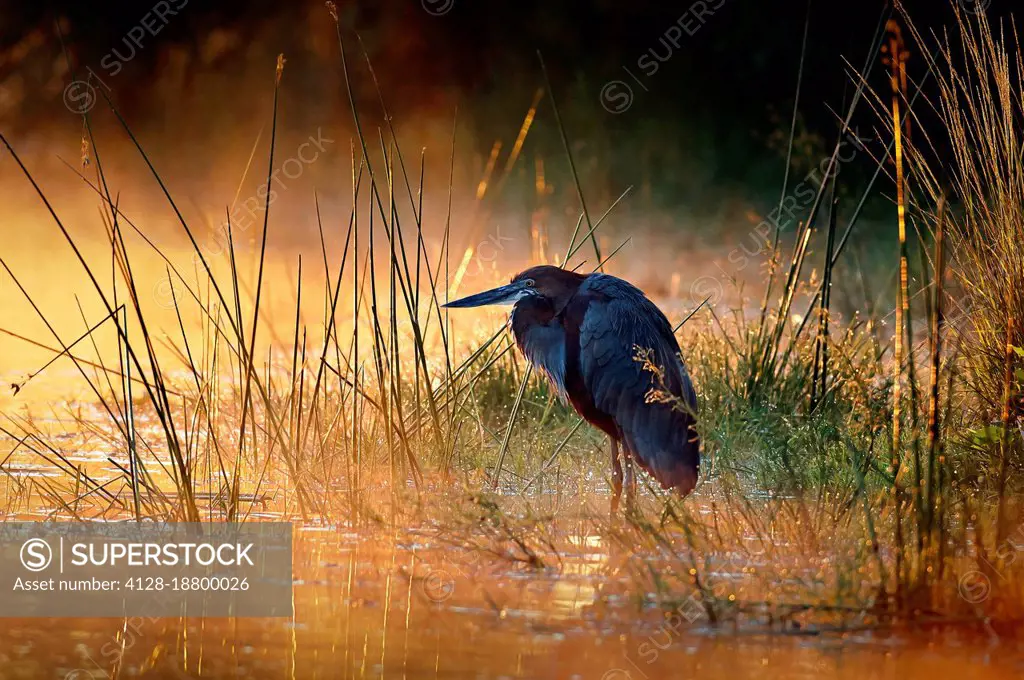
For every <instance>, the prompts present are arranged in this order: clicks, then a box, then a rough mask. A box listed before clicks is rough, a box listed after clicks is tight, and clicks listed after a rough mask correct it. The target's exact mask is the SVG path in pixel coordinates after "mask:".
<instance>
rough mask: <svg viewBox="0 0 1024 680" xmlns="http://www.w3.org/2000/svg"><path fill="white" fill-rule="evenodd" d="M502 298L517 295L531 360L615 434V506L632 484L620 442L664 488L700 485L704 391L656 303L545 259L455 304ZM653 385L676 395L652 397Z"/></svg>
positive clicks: (607, 279)
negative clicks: (646, 355) (699, 421)
mask: <svg viewBox="0 0 1024 680" xmlns="http://www.w3.org/2000/svg"><path fill="white" fill-rule="evenodd" d="M502 303H504V304H510V303H511V304H514V305H515V307H514V308H513V310H512V315H511V319H510V326H511V328H512V333H513V335H514V336H515V338H516V343H517V344H518V346H519V349H520V350H522V352H523V354H524V355H525V356H526V357H527V359H529V361H530V363H532V364H533V365H534V366H535V367H536V368H537V369H539V370H540V371H542V372H543V373H544V374H545V375H546V376H547V377H548V379H549V380H550V381H551V383H552V384H553V385H554V387H555V388H556V389H557V390H558V391H559V393H561V394H562V395H563V397H565V398H566V399H567V400H568V401H569V402H570V403H571V404H572V406H573V408H575V409H576V411H577V412H579V414H580V415H581V416H582V417H583V418H585V419H586V420H587V421H588V422H590V423H591V424H592V425H594V426H595V427H598V428H600V429H601V430H603V431H604V432H605V433H607V434H608V436H609V437H610V438H611V441H612V457H613V458H612V462H613V480H614V481H615V487H616V488H615V497H614V498H613V507H615V506H616V505H617V504H618V496H619V493H620V492H621V488H622V487H621V480H622V472H621V468H620V467H619V463H618V451H617V449H618V444H620V443H621V444H622V446H623V447H624V448H625V450H626V452H627V455H628V456H630V457H631V458H632V459H633V460H635V461H636V462H637V463H638V464H639V465H640V467H642V468H643V469H644V470H646V471H647V472H648V473H650V474H651V475H652V476H653V477H654V478H655V479H656V480H657V481H658V482H659V483H660V484H661V485H662V486H663V487H664V488H674V489H677V490H678V491H680V492H681V493H683V494H687V493H689V492H690V491H691V490H693V487H694V486H695V485H696V483H697V472H698V468H699V464H700V455H699V452H700V439H699V437H698V435H697V432H696V430H695V429H694V428H695V424H696V412H697V396H696V394H695V393H694V390H693V385H692V384H691V382H690V377H689V375H688V374H687V372H686V367H685V366H684V365H683V361H682V359H681V357H680V356H679V343H678V342H677V341H676V338H675V335H674V334H673V333H672V327H671V325H670V324H669V322H668V319H666V318H665V315H664V314H662V312H661V310H659V309H658V308H657V307H656V306H655V305H654V303H652V302H651V301H650V300H648V299H647V297H646V296H645V295H644V294H643V293H642V292H641V291H640V290H639V289H638V288H636V287H635V286H633V285H632V284H630V283H628V282H626V281H623V280H622V279H619V278H616V277H614V276H609V275H607V274H598V273H595V274H590V275H589V276H585V275H581V274H576V273H573V272H570V271H567V270H565V269H560V268H558V267H552V266H540V267H533V268H531V269H527V270H526V271H524V272H522V273H521V274H519V275H517V276H516V277H515V278H513V279H512V282H511V283H510V284H509V285H507V286H502V287H500V288H496V289H494V290H490V291H485V292H483V293H479V294H477V295H472V296H470V297H467V298H463V299H462V300H457V301H455V302H452V303H450V304H449V305H448V306H449V307H476V306H479V305H485V304H502ZM640 351H649V352H650V359H651V362H652V363H653V364H654V365H655V366H656V367H658V368H659V369H660V374H661V377H660V380H659V378H658V377H656V375H655V374H654V373H653V372H651V371H649V370H645V369H644V366H643V364H642V362H640V361H638V360H637V355H638V352H640ZM652 390H663V391H666V392H668V393H669V394H671V395H672V396H674V397H676V399H671V400H668V401H665V400H656V399H651V393H652ZM627 462H628V461H627ZM628 470H629V467H628V465H627V471H628Z"/></svg>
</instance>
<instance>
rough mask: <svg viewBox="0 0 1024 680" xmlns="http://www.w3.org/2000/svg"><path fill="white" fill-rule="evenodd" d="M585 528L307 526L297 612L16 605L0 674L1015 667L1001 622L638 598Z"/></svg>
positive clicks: (77, 676) (807, 671)
mask: <svg viewBox="0 0 1024 680" xmlns="http://www.w3.org/2000/svg"><path fill="white" fill-rule="evenodd" d="M577 539H578V540H576V541H574V543H575V545H576V548H577V549H578V552H574V551H570V552H567V553H566V554H563V555H562V556H561V557H560V566H557V567H551V568H545V569H531V568H526V567H522V566H516V565H514V564H510V563H509V561H508V560H503V559H501V558H498V557H496V556H495V555H493V554H485V553H480V552H474V551H472V550H468V549H465V548H462V547H453V546H452V545H450V544H446V543H445V542H443V541H441V540H439V539H438V532H437V530H436V529H431V528H429V527H424V528H422V529H421V530H412V529H404V530H401V531H396V532H390V531H387V530H381V531H380V532H375V534H374V535H373V536H372V537H371V536H367V535H360V534H354V533H351V532H348V531H345V530H342V529H339V528H337V527H305V528H303V527H297V528H296V542H295V554H294V561H295V576H294V578H295V581H294V607H295V615H294V617H293V618H291V619H234V620H226V619H203V618H199V616H200V615H201V614H200V613H199V612H195V616H194V617H192V618H182V619H147V618H146V617H133V618H127V619H117V620H112V619H102V620H67V619H51V620H41V619H36V620H9V621H7V622H5V626H4V630H3V632H2V633H0V640H2V642H0V660H2V671H0V677H4V678H68V679H71V680H82V679H84V678H107V677H111V678H117V677H122V678H130V677H144V678H190V677H200V676H202V677H242V678H310V679H316V678H325V679H326V678H396V679H400V678H478V679H494V680H499V679H502V678H552V679H554V678H558V679H584V680H589V679H593V680H630V679H632V680H643V679H647V678H693V677H715V678H731V677H770V678H793V679H804V678H806V679H812V678H821V677H832V678H844V679H845V678H849V679H854V678H857V679H869V680H871V679H876V678H877V679H892V680H897V679H903V678H908V679H914V680H916V679H931V678H959V677H969V678H986V679H987V678H1016V677H1020V673H1021V670H1022V666H1021V664H1022V663H1024V657H1022V655H1021V653H1020V650H1019V640H1018V638H1017V637H1016V636H1014V635H1007V634H1006V633H1005V632H1003V633H1002V634H999V635H997V634H995V632H994V631H989V632H986V631H985V630H983V629H978V628H958V627H955V626H948V625H947V626H944V627H936V628H928V627H917V628H915V627H898V628H893V629H890V628H887V627H885V626H877V625H874V626H857V625H855V624H851V623H849V622H848V623H847V625H846V626H845V630H843V628H844V626H829V625H813V626H811V625H808V626H806V627H804V626H802V624H801V622H802V621H803V618H802V617H801V615H799V614H794V615H793V616H791V617H789V618H788V619H786V620H784V621H778V622H775V623H773V624H771V625H768V624H767V623H765V622H763V621H762V622H756V621H753V620H748V621H746V622H742V623H735V624H733V623H730V624H726V625H720V626H712V625H710V624H709V622H708V621H707V620H706V618H704V616H703V615H702V614H701V613H700V611H699V608H698V609H694V610H691V609H690V608H689V607H688V606H686V605H681V606H679V607H678V608H676V609H671V610H670V609H660V608H652V607H647V608H638V606H637V604H636V602H635V601H634V600H633V597H632V596H630V595H626V594H623V592H621V591H620V589H619V588H620V583H621V578H622V569H623V565H624V563H625V562H626V561H628V560H630V559H635V558H636V556H632V555H628V554H624V553H623V552H622V551H620V550H615V549H612V548H611V547H609V545H607V544H606V543H605V542H604V541H602V540H601V538H600V537H598V536H583V537H577ZM648 557H650V556H648ZM735 578H736V579H737V580H738V581H739V582H738V583H737V587H738V588H742V587H743V584H742V581H743V579H744V576H743V575H742V574H736V575H735ZM633 595H634V596H635V595H636V594H635V593H634V594H633ZM680 611H681V612H682V616H681V615H680V613H679V612H680ZM190 614H191V612H190ZM690 617H692V621H691V620H684V619H688V618H690Z"/></svg>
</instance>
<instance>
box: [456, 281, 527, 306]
mask: <svg viewBox="0 0 1024 680" xmlns="http://www.w3.org/2000/svg"><path fill="white" fill-rule="evenodd" d="M528 290H529V289H528V288H527V287H526V286H524V285H523V284H522V283H510V284H508V285H507V286H499V287H498V288H492V289H491V290H485V291H484V292H482V293H477V294H476V295H470V296H468V297H464V298H461V299H459V300H452V301H451V302H449V303H448V304H446V305H444V306H445V307H483V306H484V305H511V304H515V302H516V301H517V300H519V298H521V297H523V296H524V295H528V294H529V293H527V291H528Z"/></svg>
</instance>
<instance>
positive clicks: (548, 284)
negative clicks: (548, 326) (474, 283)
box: [445, 265, 587, 312]
mask: <svg viewBox="0 0 1024 680" xmlns="http://www.w3.org/2000/svg"><path fill="white" fill-rule="evenodd" d="M585 278H587V277H586V276H585V275H583V274H577V273H575V272H571V271H569V270H568V269H562V268H560V267H553V266H551V265H540V266H537V267H530V268H529V269H527V270H526V271H523V272H520V273H519V274H516V275H515V276H514V277H513V278H512V281H511V283H509V284H508V285H505V286H498V287H497V288H492V289H491V290H485V291H484V292H482V293H477V294H475V295H470V296H467V297H464V298H461V299H459V300H453V301H451V302H449V303H448V304H446V305H445V307H483V306H484V305H514V304H515V303H517V302H519V301H520V300H522V299H523V298H526V297H531V296H536V297H541V298H546V299H547V300H549V301H550V302H551V304H552V306H553V307H554V308H555V310H556V312H559V311H561V310H562V308H563V307H565V304H566V303H567V302H568V301H569V298H571V297H572V296H573V294H574V293H575V292H576V289H577V288H579V287H580V284H581V283H583V279H585Z"/></svg>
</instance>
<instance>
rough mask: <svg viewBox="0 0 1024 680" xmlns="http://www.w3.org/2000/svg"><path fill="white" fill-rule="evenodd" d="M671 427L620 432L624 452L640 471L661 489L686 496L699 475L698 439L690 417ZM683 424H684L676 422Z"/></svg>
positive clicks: (677, 419)
mask: <svg viewBox="0 0 1024 680" xmlns="http://www.w3.org/2000/svg"><path fill="white" fill-rule="evenodd" d="M675 416H676V417H675V418H672V420H675V421H676V422H674V423H673V425H674V426H675V427H670V428H666V427H648V428H645V431H630V430H625V429H624V430H623V433H622V434H623V439H624V442H625V444H626V448H627V449H628V450H629V452H630V453H631V454H633V458H634V460H636V462H637V463H638V464H639V465H640V467H641V468H643V469H644V470H646V471H647V473H648V474H650V475H651V476H652V477H654V478H655V479H656V480H657V481H658V483H659V484H661V486H662V488H664V489H675V490H676V491H678V492H679V493H680V494H682V495H683V496H686V495H687V494H689V493H690V492H691V491H693V489H694V487H695V486H697V476H698V473H699V471H700V436H699V435H698V434H697V430H696V429H695V422H694V421H693V419H692V418H691V417H686V418H685V419H680V418H679V417H678V416H679V413H678V412H676V413H675ZM679 420H684V422H679Z"/></svg>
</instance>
